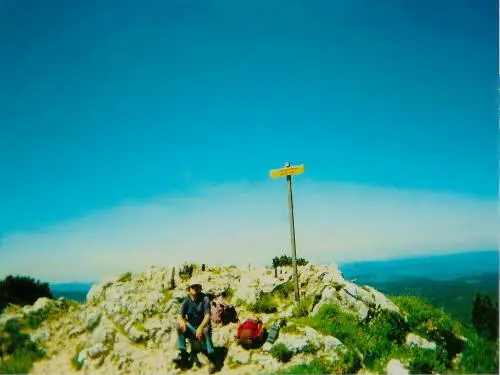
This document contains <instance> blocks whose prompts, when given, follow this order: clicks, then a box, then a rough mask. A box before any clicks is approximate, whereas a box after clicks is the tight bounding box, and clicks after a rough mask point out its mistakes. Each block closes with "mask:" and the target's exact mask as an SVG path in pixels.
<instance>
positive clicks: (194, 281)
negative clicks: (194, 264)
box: [187, 279, 202, 290]
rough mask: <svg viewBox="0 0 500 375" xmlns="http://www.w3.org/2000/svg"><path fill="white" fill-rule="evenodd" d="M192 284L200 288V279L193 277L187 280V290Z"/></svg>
mask: <svg viewBox="0 0 500 375" xmlns="http://www.w3.org/2000/svg"><path fill="white" fill-rule="evenodd" d="M194 286H198V287H200V289H201V288H202V285H201V281H200V280H197V279H193V280H191V281H190V282H189V284H188V286H187V289H188V290H189V288H191V287H194Z"/></svg>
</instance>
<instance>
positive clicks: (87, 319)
mask: <svg viewBox="0 0 500 375" xmlns="http://www.w3.org/2000/svg"><path fill="white" fill-rule="evenodd" d="M101 316H102V314H101V312H99V311H96V310H91V311H88V312H87V313H86V314H84V317H83V320H84V325H85V329H86V330H89V331H91V330H93V329H94V328H95V327H97V325H98V324H99V322H100V320H101Z"/></svg>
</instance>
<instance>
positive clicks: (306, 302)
mask: <svg viewBox="0 0 500 375" xmlns="http://www.w3.org/2000/svg"><path fill="white" fill-rule="evenodd" d="M311 302H312V299H311V298H304V299H301V300H300V302H299V303H298V304H297V305H295V307H294V308H293V310H292V316H293V317H294V318H304V317H306V316H308V315H309V309H310V307H311Z"/></svg>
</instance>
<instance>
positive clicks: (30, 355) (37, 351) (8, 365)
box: [0, 320, 45, 374]
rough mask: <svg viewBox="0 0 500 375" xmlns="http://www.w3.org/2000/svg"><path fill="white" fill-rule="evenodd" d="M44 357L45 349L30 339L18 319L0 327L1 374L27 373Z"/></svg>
mask: <svg viewBox="0 0 500 375" xmlns="http://www.w3.org/2000/svg"><path fill="white" fill-rule="evenodd" d="M43 357H45V351H44V350H43V349H42V348H40V347H38V346H37V345H36V344H35V343H33V342H32V341H31V340H30V336H29V335H28V334H26V333H24V332H23V326H22V325H21V324H20V323H19V322H18V321H15V320H11V321H9V322H7V323H6V324H5V326H3V327H2V328H1V329H0V374H26V373H28V372H29V371H30V370H31V368H32V367H33V363H34V362H35V361H37V360H39V359H41V358H43Z"/></svg>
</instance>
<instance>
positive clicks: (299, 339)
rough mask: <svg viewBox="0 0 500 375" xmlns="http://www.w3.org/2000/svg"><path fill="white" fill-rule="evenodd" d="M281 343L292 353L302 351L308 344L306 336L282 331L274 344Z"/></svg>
mask: <svg viewBox="0 0 500 375" xmlns="http://www.w3.org/2000/svg"><path fill="white" fill-rule="evenodd" d="M277 344H283V345H285V346H286V347H287V348H288V349H289V350H290V351H291V352H293V353H294V354H297V353H300V352H302V350H304V348H305V347H306V346H307V344H308V340H307V338H305V337H303V336H297V335H289V334H286V333H283V334H281V335H280V336H279V338H278V339H277V340H276V341H275V343H274V345H277Z"/></svg>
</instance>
